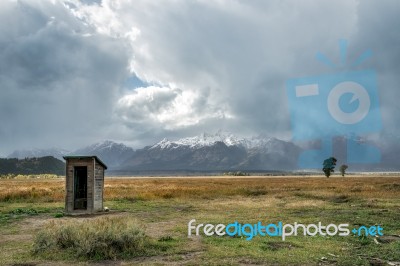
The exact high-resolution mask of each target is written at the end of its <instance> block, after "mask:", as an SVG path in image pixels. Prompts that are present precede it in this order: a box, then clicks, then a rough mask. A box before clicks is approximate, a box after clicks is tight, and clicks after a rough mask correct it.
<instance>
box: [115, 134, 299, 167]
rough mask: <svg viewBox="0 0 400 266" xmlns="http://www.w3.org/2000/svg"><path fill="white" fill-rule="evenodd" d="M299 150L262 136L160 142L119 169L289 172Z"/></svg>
mask: <svg viewBox="0 0 400 266" xmlns="http://www.w3.org/2000/svg"><path fill="white" fill-rule="evenodd" d="M299 152H300V148H299V147H297V146H296V145H294V144H293V143H291V142H286V141H282V140H279V139H276V138H269V137H265V136H259V137H253V138H241V137H236V136H235V135H233V134H231V133H226V132H218V133H216V134H207V133H203V134H201V135H199V136H195V137H190V138H182V139H178V140H175V141H171V140H167V139H163V140H161V141H160V142H158V143H156V144H154V145H152V146H148V147H145V148H143V149H140V150H137V151H136V153H135V154H134V155H133V156H132V157H131V158H129V159H128V160H127V161H126V162H125V163H124V164H122V165H121V168H122V169H123V170H125V171H130V170H236V169H237V170H289V169H296V163H297V157H298V154H299Z"/></svg>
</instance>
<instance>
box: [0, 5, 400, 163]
mask: <svg viewBox="0 0 400 266" xmlns="http://www.w3.org/2000/svg"><path fill="white" fill-rule="evenodd" d="M399 27H400V1H397V0H392V1H387V0H382V1H351V0H342V1H340V0H338V1H328V0H326V1H295V0H292V1H286V0H270V1H261V0H260V1H244V0H243V1H235V0H231V1H228V0H216V1H210V0H198V1H194V0H171V1H158V0H157V1H156V0H154V1H149V0H135V1H123V0H115V1H111V0H103V1H100V0H99V1H88V0H87V1H74V0H72V1H62V0H59V1H57V0H52V1H50V0H49V1H43V0H25V1H24V0H20V1H15V0H13V1H9V0H4V1H1V2H0V120H1V127H0V139H1V146H0V155H3V156H4V155H7V154H9V153H11V152H12V151H13V150H15V149H28V148H32V147H36V148H49V147H60V148H65V149H68V150H73V149H75V148H78V147H81V146H86V145H88V144H92V143H94V142H97V141H101V140H106V139H109V140H114V141H117V142H124V143H127V144H129V145H131V146H133V147H136V148H138V147H143V146H144V145H147V144H150V143H153V142H156V141H159V140H160V139H162V138H164V137H167V138H178V137H186V136H193V135H197V134H199V133H201V132H216V131H218V130H219V129H223V130H228V131H231V132H233V133H236V134H238V135H242V136H247V135H258V134H268V135H271V136H276V137H279V138H284V139H290V138H291V129H290V116H289V110H288V100H287V95H286V89H285V86H286V85H285V84H286V80H287V79H290V78H296V77H304V76H315V75H320V74H327V73H334V72H335V71H336V70H335V69H332V68H329V67H327V66H325V65H323V64H322V63H321V62H319V61H317V60H316V59H315V55H316V53H317V52H318V51H319V52H322V53H324V54H326V55H327V56H328V57H329V58H330V59H331V60H332V61H333V62H338V61H339V60H340V56H339V48H338V41H339V40H340V39H346V40H347V41H348V58H349V61H351V60H355V59H356V58H357V57H358V56H359V55H360V54H361V53H362V52H363V51H365V50H367V49H371V50H372V51H373V57H371V58H370V59H368V60H367V61H366V62H365V63H363V64H361V65H360V66H359V67H356V68H355V69H354V70H362V69H373V70H375V71H376V73H377V77H378V88H379V95H380V105H381V112H382V118H383V128H384V130H385V131H387V132H394V133H395V134H397V132H398V130H399V125H400V118H399V114H400V108H399V106H400V104H399V99H400V88H399V81H400V31H399Z"/></svg>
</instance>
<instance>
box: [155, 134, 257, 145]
mask: <svg viewBox="0 0 400 266" xmlns="http://www.w3.org/2000/svg"><path fill="white" fill-rule="evenodd" d="M217 142H222V143H224V144H225V145H226V146H243V147H247V146H248V145H249V141H248V140H247V139H245V138H238V137H236V136H234V135H233V134H231V133H228V132H222V131H219V132H217V133H216V134H209V133H203V134H201V135H199V136H195V137H189V138H182V139H178V140H176V141H170V140H168V139H165V138H164V139H163V140H161V141H160V142H158V143H156V144H154V145H153V146H151V147H150V149H155V148H161V149H166V148H174V147H175V148H176V147H179V146H187V147H190V148H202V147H206V146H212V145H214V144H215V143H217Z"/></svg>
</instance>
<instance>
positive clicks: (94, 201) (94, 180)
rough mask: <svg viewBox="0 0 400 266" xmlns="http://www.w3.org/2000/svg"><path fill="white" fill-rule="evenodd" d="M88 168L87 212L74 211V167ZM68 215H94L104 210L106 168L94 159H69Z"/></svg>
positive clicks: (67, 176)
mask: <svg viewBox="0 0 400 266" xmlns="http://www.w3.org/2000/svg"><path fill="white" fill-rule="evenodd" d="M75 166H86V167H87V174H88V177H87V210H86V211H85V210H74V167H75ZM65 183H66V186H65V191H66V195H65V211H66V213H76V212H79V213H82V212H84V213H93V212H96V211H102V210H103V189H104V168H103V166H102V165H101V164H99V163H98V162H97V161H96V160H95V159H94V158H84V159H79V158H69V159H68V160H67V163H66V180H65Z"/></svg>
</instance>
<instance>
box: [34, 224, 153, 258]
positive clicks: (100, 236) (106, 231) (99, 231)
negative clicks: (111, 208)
mask: <svg viewBox="0 0 400 266" xmlns="http://www.w3.org/2000/svg"><path fill="white" fill-rule="evenodd" d="M147 241H148V238H147V236H146V235H145V232H144V230H143V228H141V227H140V226H139V225H138V224H137V223H136V221H135V220H133V219H131V218H129V217H100V218H93V219H83V220H80V221H77V220H75V219H73V220H68V221H51V222H50V223H49V224H48V225H46V226H45V227H44V228H43V229H41V230H40V231H39V232H38V233H37V235H36V238H35V241H34V246H33V252H34V253H35V254H38V253H46V252H52V251H66V252H69V253H71V254H75V255H76V256H77V257H83V258H87V259H99V260H106V259H117V258H123V257H132V256H139V255H143V252H144V250H145V246H146V243H147Z"/></svg>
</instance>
